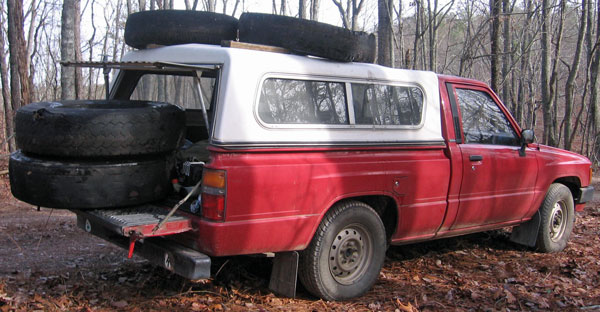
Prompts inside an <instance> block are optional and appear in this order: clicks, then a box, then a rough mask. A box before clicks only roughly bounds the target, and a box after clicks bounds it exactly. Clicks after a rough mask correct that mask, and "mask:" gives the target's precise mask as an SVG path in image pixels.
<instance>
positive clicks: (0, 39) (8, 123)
mask: <svg viewBox="0 0 600 312" xmlns="http://www.w3.org/2000/svg"><path fill="white" fill-rule="evenodd" d="M0 12H4V1H2V2H0ZM0 25H4V14H0ZM4 40H5V38H4V31H3V30H0V79H1V80H2V102H3V113H4V116H2V117H3V118H4V129H2V132H3V133H4V135H3V137H2V140H7V143H8V144H7V145H4V144H3V146H2V149H1V150H2V151H8V152H11V151H14V150H15V149H16V148H15V140H14V139H9V137H10V136H11V135H12V134H13V132H14V127H13V109H12V104H11V101H10V92H9V91H10V86H9V82H8V64H6V53H5V52H4V51H5V46H4V45H5V43H4V42H5V41H4ZM5 146H6V147H7V149H6V150H5Z"/></svg>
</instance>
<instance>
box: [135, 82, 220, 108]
mask: <svg viewBox="0 0 600 312" xmlns="http://www.w3.org/2000/svg"><path fill="white" fill-rule="evenodd" d="M200 86H201V88H200V89H201V93H202V95H201V96H202V99H203V100H204V105H206V109H210V105H211V102H212V95H213V90H214V87H215V79H214V78H207V77H202V78H200ZM131 99H132V100H143V101H159V102H168V103H171V104H175V105H178V106H180V107H183V108H186V109H202V103H201V102H200V94H199V93H198V82H197V80H196V78H195V77H192V76H176V75H160V74H145V75H143V76H142V77H141V78H140V80H139V82H138V83H137V85H136V87H135V89H134V90H133V93H132V94H131Z"/></svg>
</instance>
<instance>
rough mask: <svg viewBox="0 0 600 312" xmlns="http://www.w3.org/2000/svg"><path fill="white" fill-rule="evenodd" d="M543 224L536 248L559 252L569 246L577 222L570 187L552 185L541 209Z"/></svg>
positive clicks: (542, 250)
mask: <svg viewBox="0 0 600 312" xmlns="http://www.w3.org/2000/svg"><path fill="white" fill-rule="evenodd" d="M540 217H541V224H540V229H539V232H538V239H537V243H536V247H537V249H538V250H539V251H541V252H559V251H561V250H563V249H564V248H565V247H566V246H567V242H568V240H569V237H570V236H571V231H572V230H573V223H574V221H575V204H574V203H573V195H572V194H571V191H570V190H569V188H568V187H566V186H565V185H563V184H559V183H554V184H552V185H550V188H549V189H548V193H547V194H546V198H545V199H544V202H543V203H542V206H541V207H540Z"/></svg>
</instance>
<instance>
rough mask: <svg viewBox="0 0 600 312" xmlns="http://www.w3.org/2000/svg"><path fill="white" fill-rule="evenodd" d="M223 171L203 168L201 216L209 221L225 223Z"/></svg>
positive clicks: (224, 177)
mask: <svg viewBox="0 0 600 312" xmlns="http://www.w3.org/2000/svg"><path fill="white" fill-rule="evenodd" d="M226 188H227V174H226V172H225V170H215V169H209V168H205V169H204V172H203V173H202V216H203V217H204V218H206V219H208V220H211V221H225V195H226V192H225V190H226Z"/></svg>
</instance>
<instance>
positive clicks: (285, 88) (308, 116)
mask: <svg viewBox="0 0 600 312" xmlns="http://www.w3.org/2000/svg"><path fill="white" fill-rule="evenodd" d="M258 115H259V116H260V119H262V121H264V122H265V123H268V124H325V125H345V124H348V112H347V109H346V92H345V88H344V84H343V83H340V82H330V81H313V80H293V79H278V78H269V79H266V80H265V82H264V83H263V85H262V89H261V94H260V100H259V103H258Z"/></svg>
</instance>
